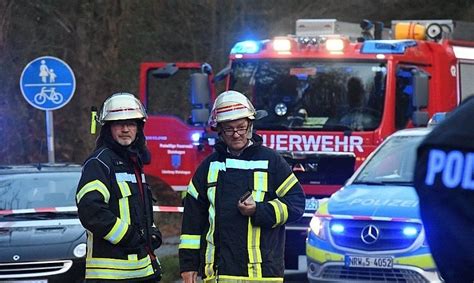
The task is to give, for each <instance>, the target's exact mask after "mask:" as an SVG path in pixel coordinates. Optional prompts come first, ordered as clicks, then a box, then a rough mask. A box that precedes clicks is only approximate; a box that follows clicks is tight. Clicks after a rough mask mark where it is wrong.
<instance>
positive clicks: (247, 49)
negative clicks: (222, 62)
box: [230, 40, 260, 54]
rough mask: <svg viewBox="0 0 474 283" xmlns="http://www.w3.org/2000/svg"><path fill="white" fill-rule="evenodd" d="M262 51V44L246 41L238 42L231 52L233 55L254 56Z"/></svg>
mask: <svg viewBox="0 0 474 283" xmlns="http://www.w3.org/2000/svg"><path fill="white" fill-rule="evenodd" d="M258 51H260V42H258V41H253V40H246V41H241V42H237V43H236V44H235V45H234V47H232V49H231V50H230V53H231V54H253V53H257V52H258Z"/></svg>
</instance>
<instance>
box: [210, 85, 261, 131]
mask: <svg viewBox="0 0 474 283" xmlns="http://www.w3.org/2000/svg"><path fill="white" fill-rule="evenodd" d="M256 114H257V112H256V111H255V108H254V107H253V105H252V103H250V101H249V100H248V98H247V97H246V96H245V95H243V94H242V93H240V92H237V91H233V90H228V91H225V92H223V93H221V94H220V95H219V96H218V97H217V99H216V101H215V102H214V105H213V106H212V110H211V116H210V117H209V125H210V126H211V128H212V129H214V130H215V129H216V127H217V124H218V123H222V122H227V121H235V120H238V119H242V118H247V119H250V120H255V116H256Z"/></svg>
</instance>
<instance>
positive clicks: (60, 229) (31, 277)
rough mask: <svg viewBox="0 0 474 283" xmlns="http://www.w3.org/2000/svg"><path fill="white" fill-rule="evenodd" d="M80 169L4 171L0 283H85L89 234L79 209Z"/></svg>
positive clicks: (32, 167) (0, 179)
mask: <svg viewBox="0 0 474 283" xmlns="http://www.w3.org/2000/svg"><path fill="white" fill-rule="evenodd" d="M80 175H81V166H79V165H71V164H37V165H15V166H10V165H7V166H0V281H1V282H18V281H19V282H35V283H45V282H48V283H53V282H81V281H83V280H84V272H85V254H86V232H85V230H84V228H83V227H82V226H81V223H80V222H79V218H78V216H77V208H76V204H75V200H74V198H75V194H76V187H77V183H78V182H79V178H80Z"/></svg>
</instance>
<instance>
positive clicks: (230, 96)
mask: <svg viewBox="0 0 474 283" xmlns="http://www.w3.org/2000/svg"><path fill="white" fill-rule="evenodd" d="M261 114H262V112H260V111H258V112H257V111H255V109H254V107H253V105H252V104H251V103H250V101H249V100H248V99H247V98H246V97H245V96H244V95H243V94H241V93H239V92H236V91H226V92H224V93H222V94H220V95H219V96H218V97H217V99H216V101H215V103H214V106H213V108H212V111H211V116H210V118H209V124H210V126H211V128H212V129H213V130H215V131H217V133H218V136H219V141H218V142H217V143H216V145H215V152H214V153H212V154H211V155H210V156H208V157H207V158H206V159H205V160H204V161H203V162H202V163H201V164H200V165H199V167H198V168H197V170H196V172H195V174H194V176H193V178H192V180H191V181H190V183H189V186H188V190H187V194H186V197H185V199H184V216H183V222H182V230H181V233H182V234H181V237H180V245H179V261H180V271H181V276H182V278H183V280H184V282H185V283H191V282H196V280H197V277H198V276H201V277H202V279H203V280H204V282H216V281H218V282H244V281H245V282H247V280H248V281H252V282H254V281H258V282H283V273H284V247H285V224H286V223H288V222H290V221H295V220H297V219H299V218H300V217H301V216H302V214H303V212H304V207H305V196H304V193H303V190H302V188H301V185H300V184H299V182H298V180H297V178H296V176H295V175H294V174H293V172H292V171H291V169H290V167H289V165H288V164H287V163H286V161H285V160H284V159H283V158H282V157H281V156H280V155H279V154H278V153H277V152H276V151H274V150H272V149H270V148H267V147H264V146H263V145H262V138H261V137H260V136H258V135H257V134H254V133H253V131H252V129H253V122H254V120H256V119H258V118H260V117H261V116H262V115H261Z"/></svg>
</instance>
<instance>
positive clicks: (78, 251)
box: [72, 243, 87, 257]
mask: <svg viewBox="0 0 474 283" xmlns="http://www.w3.org/2000/svg"><path fill="white" fill-rule="evenodd" d="M86 250H87V247H86V244H85V243H81V244H79V245H77V246H76V247H75V248H74V250H73V251H72V253H73V254H74V256H75V257H84V256H85V255H86Z"/></svg>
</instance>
